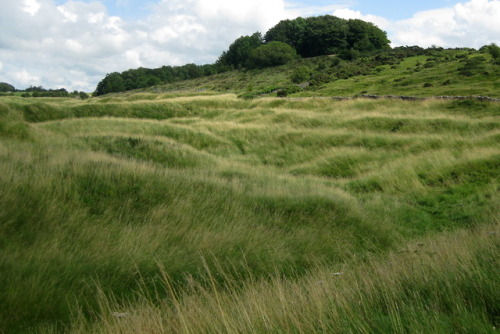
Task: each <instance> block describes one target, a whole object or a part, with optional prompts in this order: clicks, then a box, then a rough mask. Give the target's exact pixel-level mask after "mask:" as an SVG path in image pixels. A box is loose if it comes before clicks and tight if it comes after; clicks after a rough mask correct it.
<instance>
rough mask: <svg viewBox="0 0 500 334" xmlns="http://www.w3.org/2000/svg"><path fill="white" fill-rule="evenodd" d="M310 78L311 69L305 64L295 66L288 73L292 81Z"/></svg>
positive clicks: (296, 81)
mask: <svg viewBox="0 0 500 334" xmlns="http://www.w3.org/2000/svg"><path fill="white" fill-rule="evenodd" d="M310 78H311V69H310V68H309V67H307V66H300V67H297V68H296V69H295V70H294V71H293V72H292V74H291V75H290V80H292V82H293V83H297V84H298V83H302V82H306V81H308V80H309V79H310Z"/></svg>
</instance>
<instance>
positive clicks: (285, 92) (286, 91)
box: [277, 85, 302, 97]
mask: <svg viewBox="0 0 500 334" xmlns="http://www.w3.org/2000/svg"><path fill="white" fill-rule="evenodd" d="M301 91H302V88H301V87H299V86H295V85H294V86H288V87H285V88H283V89H282V90H280V91H278V93H277V95H278V97H287V96H288V95H290V94H294V93H298V92H301Z"/></svg>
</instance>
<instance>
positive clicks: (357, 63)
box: [139, 47, 500, 98]
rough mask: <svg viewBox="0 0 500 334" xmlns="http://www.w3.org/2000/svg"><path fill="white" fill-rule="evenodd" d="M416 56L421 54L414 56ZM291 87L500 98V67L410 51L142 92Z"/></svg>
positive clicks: (298, 63) (348, 93)
mask: <svg viewBox="0 0 500 334" xmlns="http://www.w3.org/2000/svg"><path fill="white" fill-rule="evenodd" d="M412 53H422V54H420V55H416V56H411V54H412ZM297 72H299V74H300V73H302V80H299V82H293V81H292V79H293V78H295V77H296V76H297ZM299 78H300V77H299ZM298 86H300V87H305V88H304V89H302V88H298ZM290 88H292V91H291V92H292V93H291V94H289V96H296V97H299V96H301V97H307V96H342V97H352V96H358V95H372V94H375V95H410V96H417V97H432V96H489V97H496V98H498V97H500V93H499V92H500V65H498V64H497V63H496V62H495V61H494V60H493V59H492V57H491V55H490V54H489V53H488V52H487V51H486V50H483V51H476V50H470V49H468V50H442V49H425V50H424V49H415V48H413V47H412V48H403V49H402V50H397V49H395V50H393V51H391V52H389V53H387V54H382V55H379V56H372V57H366V58H361V59H358V60H354V61H343V60H341V59H339V58H338V57H337V56H323V57H314V58H303V59H298V60H295V61H293V62H291V63H288V64H286V65H282V66H275V67H269V68H265V69H253V70H239V71H229V72H224V73H220V74H216V75H211V76H207V77H201V78H197V79H193V80H185V81H181V82H175V83H172V84H167V85H159V86H155V87H150V88H144V89H141V90H139V91H147V92H157V93H161V92H167V93H168V92H170V93H171V92H186V91H193V92H196V93H199V92H212V93H235V94H244V95H245V96H248V97H258V96H276V92H277V91H279V90H280V89H290ZM294 91H295V93H293V92H294Z"/></svg>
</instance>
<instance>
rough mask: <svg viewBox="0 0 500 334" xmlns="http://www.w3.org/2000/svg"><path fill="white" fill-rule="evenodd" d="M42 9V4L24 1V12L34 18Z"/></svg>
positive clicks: (34, 0) (29, 0)
mask: <svg viewBox="0 0 500 334" xmlns="http://www.w3.org/2000/svg"><path fill="white" fill-rule="evenodd" d="M39 9H40V4H39V3H38V2H37V1H36V0H24V1H23V11H25V12H26V13H29V14H30V15H31V16H34V15H35V14H36V13H37V12H38V10H39Z"/></svg>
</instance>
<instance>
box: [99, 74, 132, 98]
mask: <svg viewBox="0 0 500 334" xmlns="http://www.w3.org/2000/svg"><path fill="white" fill-rule="evenodd" d="M125 90H126V87H125V82H124V80H123V77H122V75H121V74H120V73H118V72H113V73H110V74H108V75H106V77H105V78H104V79H102V80H101V81H100V82H99V83H98V84H97V88H96V90H95V92H94V94H95V95H96V96H99V95H104V94H109V93H117V92H123V91H125Z"/></svg>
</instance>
